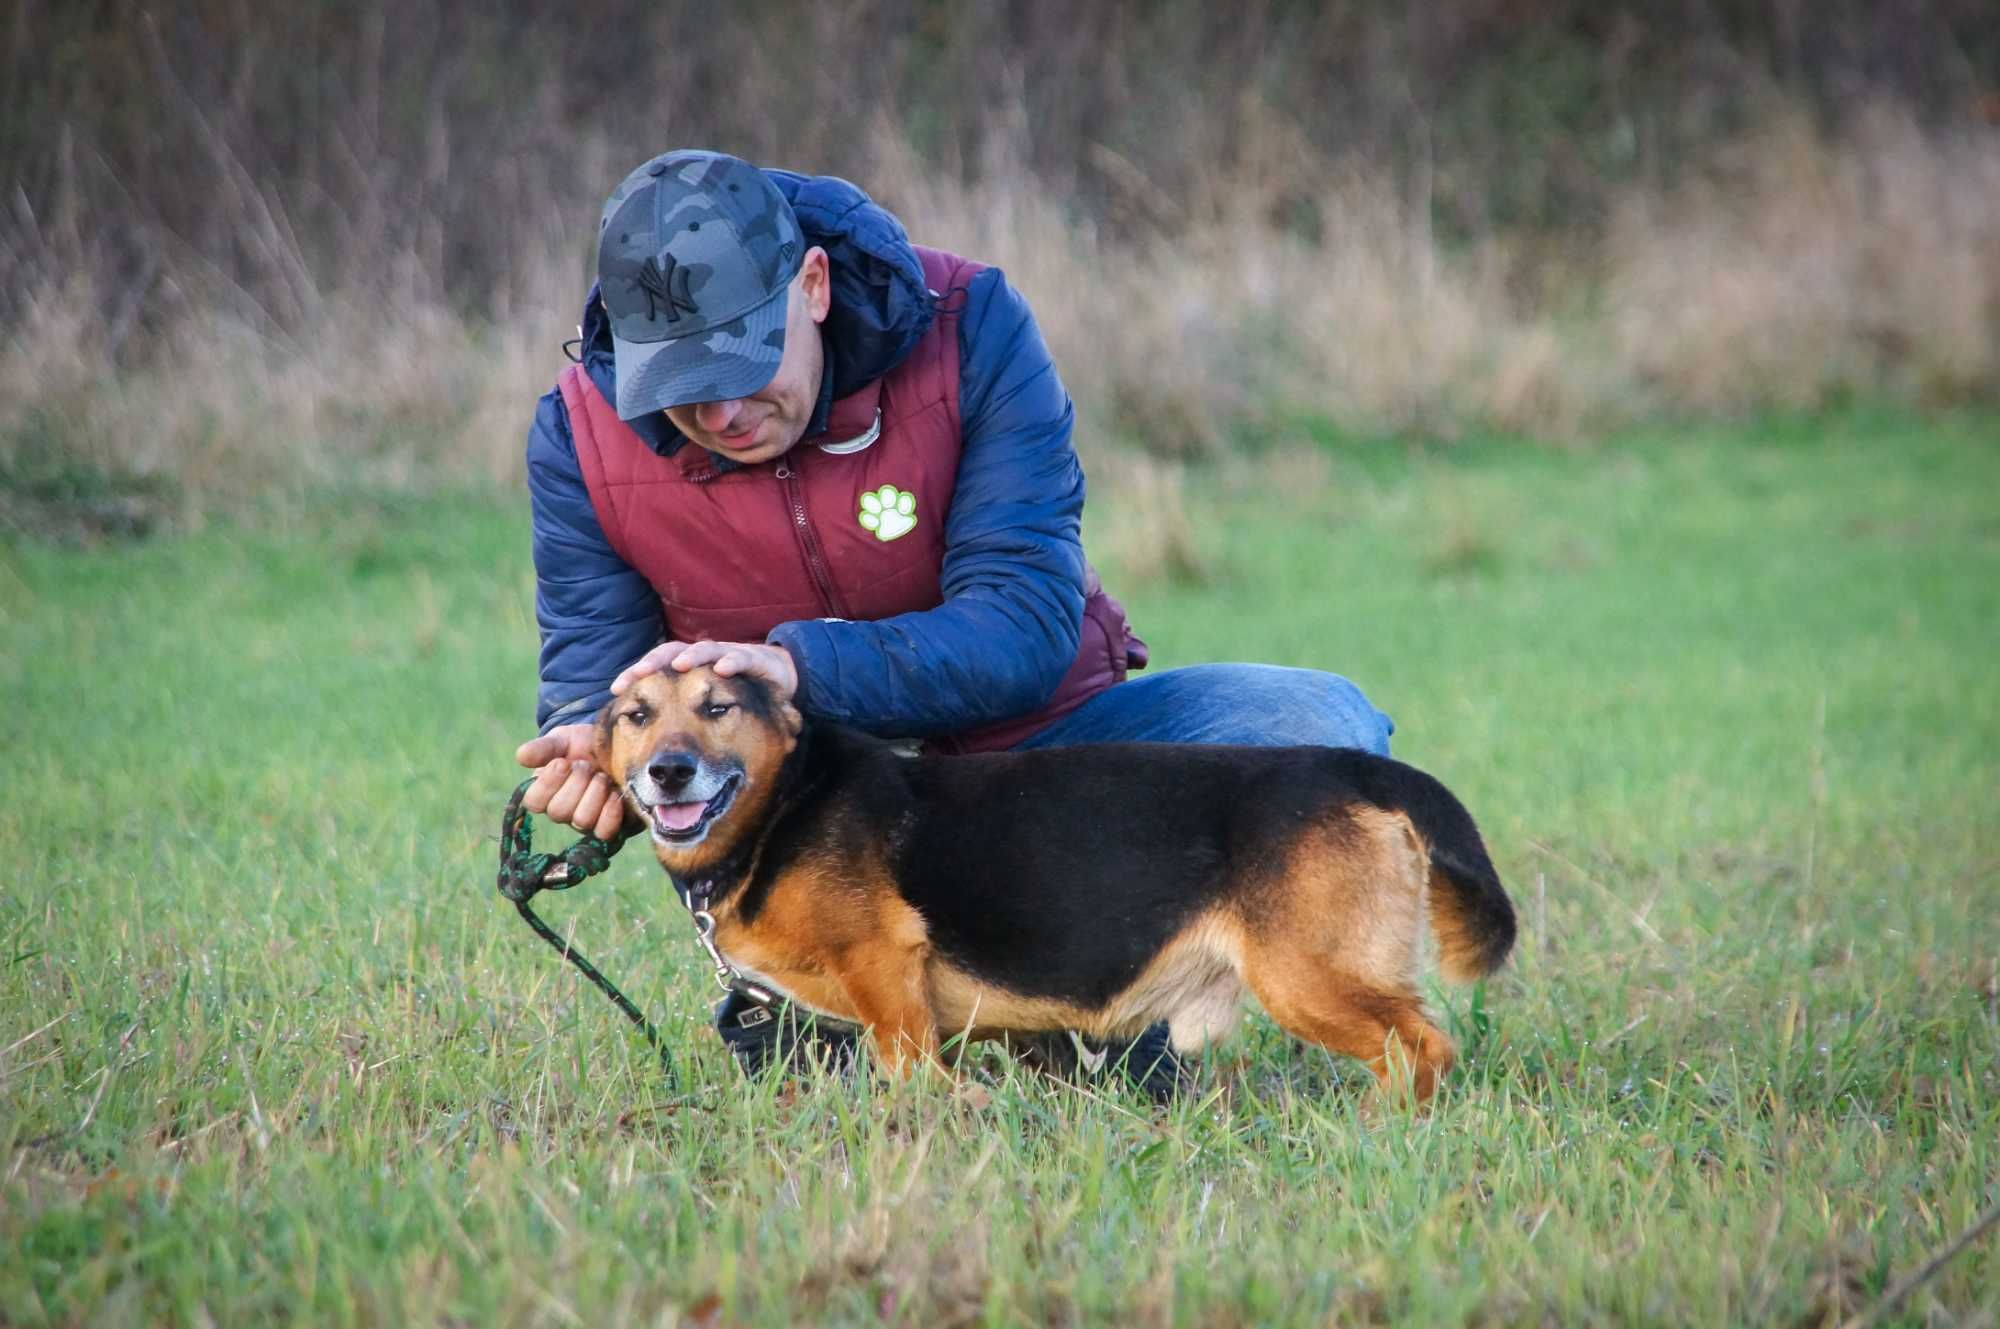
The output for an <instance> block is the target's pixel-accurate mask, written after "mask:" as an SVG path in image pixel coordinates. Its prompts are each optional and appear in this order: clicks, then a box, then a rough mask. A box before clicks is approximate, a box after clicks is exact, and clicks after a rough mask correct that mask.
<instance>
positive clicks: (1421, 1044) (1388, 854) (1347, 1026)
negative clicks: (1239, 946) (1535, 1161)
mask: <svg viewBox="0 0 2000 1329" xmlns="http://www.w3.org/2000/svg"><path fill="white" fill-rule="evenodd" d="M1428 870H1429V865H1428V863H1427V861H1426V860H1425V857H1424V854H1423V849H1422V846H1421V845H1420V844H1418V843H1417V840H1416V838H1415V836H1414V835H1413V834H1411V832H1410V829H1409V823H1408V822H1407V821H1405V820H1404V818H1403V817H1402V816H1400V815H1397V814H1392V813H1383V812H1379V811H1377V810H1375V809H1367V808H1364V809H1356V810H1354V811H1353V812H1351V813H1350V814H1349V815H1348V816H1347V817H1345V818H1342V819H1340V820H1338V821H1336V822H1332V823H1329V824H1328V825H1326V826H1325V827H1323V828H1321V833H1320V834H1318V835H1311V836H1308V837H1307V838H1306V839H1304V840H1303V841H1302V842H1301V843H1300V844H1299V846H1298V848H1297V850H1296V851H1295V853H1294V855H1293V857H1292V861H1291V863H1290V864H1289V865H1288V868H1287V870H1286V872H1285V875H1284V876H1283V878H1282V879H1281V880H1279V881H1278V882H1274V883H1272V884H1271V886H1270V887H1269V888H1267V889H1266V890H1264V891H1262V892H1260V893H1259V896H1258V897H1256V899H1257V903H1253V902H1252V901H1251V900H1246V902H1245V903H1246V905H1248V906H1249V907H1248V908H1247V909H1246V910H1245V915H1246V916H1245V918H1244V922H1245V925H1246V926H1245V929H1244V939H1243V977H1244V980H1245V981H1246V982H1247V983H1248V984H1249V986H1250V990H1251V991H1252V992H1253V993H1254V994H1256V997H1257V1000H1258V1001H1259V1002H1260V1003H1261V1004H1262V1005H1263V1007H1264V1009H1265V1010H1266V1011H1268V1012H1270V1014H1271V1018H1272V1019H1274V1020H1276V1021H1277V1022H1278V1023H1279V1024H1281V1025H1283V1026H1284V1027H1285V1028H1286V1029H1287V1030H1288V1031H1289V1032H1291V1033H1292V1034H1294V1035H1295V1036H1297V1037H1299V1038H1303V1039H1306V1040H1307V1041H1309V1042H1313V1043H1317V1044H1319V1045H1320V1046H1321V1047H1324V1048H1328V1049H1330V1050H1332V1051H1334V1052H1340V1053H1344V1054H1346V1055H1347V1056H1350V1057H1355V1058H1357V1059H1359V1060H1360V1061H1362V1062H1363V1063H1365V1064H1366V1065H1367V1066H1368V1068H1369V1069H1370V1070H1372V1071H1373V1072H1375V1076H1376V1078H1377V1079H1378V1080H1379V1081H1380V1082H1381V1084H1382V1086H1383V1088H1384V1089H1385V1090H1387V1091H1389V1092H1390V1093H1391V1094H1398V1095H1400V1094H1403V1093H1408V1094H1411V1095H1413V1096H1414V1097H1415V1098H1416V1100H1417V1101H1418V1102H1422V1101H1424V1100H1425V1099H1427V1098H1429V1097H1430V1096H1431V1094H1432V1092H1433V1091H1435V1089H1436V1088H1437V1082H1438V1079H1439V1078H1440V1077H1441V1076H1443V1075H1444V1073H1445V1072H1446V1071H1448V1070H1450V1069H1451V1064H1452V1061H1453V1059H1454V1057H1455V1055H1456V1054H1455V1052H1454V1050H1453V1048H1452V1043H1451V1037H1450V1036H1449V1035H1448V1034H1446V1033H1445V1032H1444V1031H1443V1030H1442V1029H1439V1028H1438V1027H1437V1026H1436V1025H1434V1024H1432V1023H1431V1022H1430V1021H1429V1020H1428V1019H1426V1018H1425V1016H1424V1009H1423V999H1422V998H1421V997H1420V996H1419V995H1418V992H1417V987H1416V978H1417V969H1418V960H1419V954H1420V949H1419V948H1420V946H1421V944H1422V936H1423V930H1424V917H1425V915H1424V892H1425V889H1426V885H1427V882H1428Z"/></svg>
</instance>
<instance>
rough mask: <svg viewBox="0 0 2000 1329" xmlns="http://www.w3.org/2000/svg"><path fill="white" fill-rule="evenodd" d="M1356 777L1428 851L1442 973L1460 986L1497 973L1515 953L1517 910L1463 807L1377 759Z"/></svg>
mask: <svg viewBox="0 0 2000 1329" xmlns="http://www.w3.org/2000/svg"><path fill="white" fill-rule="evenodd" d="M1357 774H1358V775H1360V776H1361V779H1360V784H1361V786H1362V790H1363V793H1364V794H1365V796H1366V797H1367V798H1368V800H1369V801H1370V802H1372V803H1375V804H1376V805H1377V806H1380V807H1384V808H1389V809H1393V810H1394V811H1397V812H1400V813H1402V814H1403V815H1404V816H1406V817H1408V818H1409V819H1410V825H1411V826H1412V827H1413V828H1414V829H1415V831H1416V833H1417V836H1418V838H1419V839H1421V840H1422V841H1423V842H1424V848H1425V849H1426V850H1427V851H1429V855H1430V864H1431V881H1430V884H1431V893H1430V919H1431V931H1432V933H1434V934H1435V935H1436V937H1437V942H1438V968H1439V969H1440V970H1441V971H1442V972H1443V974H1444V976H1445V977H1446V978H1447V979H1449V980H1451V981H1452V982H1454V983H1470V982H1471V981H1472V980H1474V979H1476V978H1480V977H1483V976H1484V975H1486V974H1490V973H1492V972H1493V971H1494V970H1495V969H1498V968H1499V967H1500V965H1501V964H1502V962H1504V961H1505V960H1506V958H1507V953H1508V952H1509V951H1511V950H1512V949H1513V948H1514V904H1513V902H1512V901H1511V900H1509V899H1508V898H1507V889H1506V887H1504V886H1502V885H1501V884H1500V874H1499V873H1498V872H1497V871H1495V870H1494V867H1493V860H1492V858H1490V857H1489V856H1488V855H1487V853H1486V842H1485V841H1484V840H1482V839H1480V838H1479V827H1478V826H1476V825H1475V824H1473V820H1472V814H1471V813H1470V812H1467V811H1466V810H1465V804H1463V803H1461V802H1459V801H1458V798H1457V797H1456V796H1455V795H1454V794H1453V793H1452V792H1451V790H1449V789H1446V788H1445V787H1444V786H1443V785H1442V784H1440V783H1439V782H1438V781H1437V780H1436V779H1434V778H1432V777H1431V776H1429V775H1426V774H1425V773H1424V772H1422V771H1420V770H1418V769H1417V768H1416V767H1414V766H1406V765H1404V764H1403V763H1402V762H1400V761H1392V760H1390V759H1389V758H1387V757H1371V758H1370V759H1369V760H1368V762H1367V763H1366V765H1365V766H1364V767H1363V768H1362V770H1361V771H1359V772H1357Z"/></svg>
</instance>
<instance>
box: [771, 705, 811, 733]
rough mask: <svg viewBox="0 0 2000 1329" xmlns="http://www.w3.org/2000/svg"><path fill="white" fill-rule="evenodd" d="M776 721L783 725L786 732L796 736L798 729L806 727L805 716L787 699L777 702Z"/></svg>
mask: <svg viewBox="0 0 2000 1329" xmlns="http://www.w3.org/2000/svg"><path fill="white" fill-rule="evenodd" d="M778 723H779V724H780V725H782V726H783V727H784V730H785V732H786V733H788V734H790V735H791V736H792V737H793V738H797V737H798V736H799V731H800V730H801V729H804V728H805V727H806V718H805V717H804V716H803V715H800V714H799V708H798V707H796V706H794V705H792V704H791V703H790V702H788V701H781V702H779V703H778Z"/></svg>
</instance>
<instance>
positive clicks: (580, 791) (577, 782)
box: [549, 761, 597, 822]
mask: <svg viewBox="0 0 2000 1329" xmlns="http://www.w3.org/2000/svg"><path fill="white" fill-rule="evenodd" d="M596 773H597V772H596V771H595V769H593V768H592V766H591V764H590V763H589V762H587V761H575V762H571V763H570V771H569V778H568V779H567V780H565V781H563V787H562V788H560V789H558V790H556V793H555V797H554V798H551V799H550V800H549V820H550V821H560V822H569V821H571V820H572V819H573V818H574V817H575V815H576V808H577V804H579V803H581V802H583V796H584V794H586V793H587V792H589V790H590V777H591V776H593V775H595V774H596Z"/></svg>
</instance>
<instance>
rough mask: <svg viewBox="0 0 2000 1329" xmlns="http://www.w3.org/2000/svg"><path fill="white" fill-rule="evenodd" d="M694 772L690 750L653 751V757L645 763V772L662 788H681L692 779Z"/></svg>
mask: <svg viewBox="0 0 2000 1329" xmlns="http://www.w3.org/2000/svg"><path fill="white" fill-rule="evenodd" d="M694 772H695V758H694V754H693V753H692V752H655V753H654V754H653V759H652V760H651V761H649V762H647V763H646V774H647V775H649V776H651V777H652V779H653V783H654V784H656V785H659V786H660V787H661V788H662V789H680V788H683V787H684V786H685V785H686V784H687V782H688V781H689V780H692V779H694Z"/></svg>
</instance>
